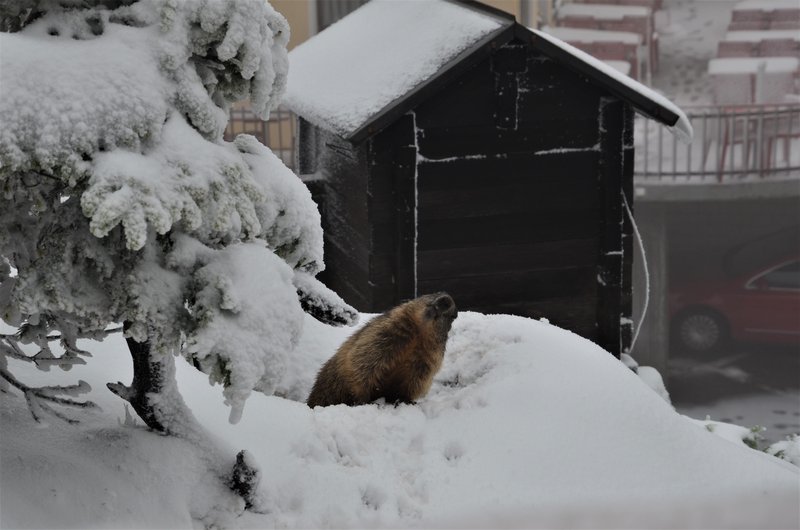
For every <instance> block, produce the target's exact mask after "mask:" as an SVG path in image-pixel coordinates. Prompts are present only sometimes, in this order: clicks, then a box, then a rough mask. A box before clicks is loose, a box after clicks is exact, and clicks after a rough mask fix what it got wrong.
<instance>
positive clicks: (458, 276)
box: [285, 0, 691, 355]
mask: <svg viewBox="0 0 800 530" xmlns="http://www.w3.org/2000/svg"><path fill="white" fill-rule="evenodd" d="M289 58H290V74H289V86H288V90H287V97H286V100H285V101H286V103H287V104H288V106H289V107H290V108H291V109H292V110H293V111H295V112H296V113H297V114H298V115H299V116H300V120H299V132H298V135H299V136H298V138H299V140H298V141H299V146H298V152H299V160H298V168H299V172H300V173H301V174H302V175H306V176H309V175H311V176H313V177H306V178H311V180H312V181H313V182H314V183H315V184H316V185H317V186H319V187H318V188H317V189H315V190H314V191H315V196H316V197H317V199H318V201H319V202H320V208H321V212H322V216H323V228H324V230H325V262H326V264H327V270H326V271H325V272H324V273H323V274H322V275H321V278H322V279H323V281H325V282H326V283H327V284H328V286H329V287H331V288H333V289H334V290H336V291H337V292H338V293H339V294H340V295H341V296H342V297H343V298H344V299H345V300H346V301H347V302H349V303H350V304H352V305H353V306H355V307H356V308H357V309H359V310H361V311H370V312H377V311H382V310H384V309H386V308H388V307H391V306H392V305H394V304H397V303H399V302H401V301H403V300H406V299H409V298H412V297H414V296H416V295H418V294H424V293H428V292H434V291H447V292H449V293H450V294H451V295H452V296H453V298H454V299H455V300H456V303H457V305H458V307H459V309H461V310H475V311H481V312H485V313H509V314H516V315H523V316H529V317H534V318H539V317H546V318H547V319H548V320H549V321H550V322H552V323H553V324H556V325H558V326H561V327H564V328H566V329H569V330H572V331H574V332H575V333H578V334H580V335H582V336H584V337H586V338H588V339H590V340H593V341H595V342H596V343H598V344H599V345H601V346H602V347H604V348H605V349H607V350H608V351H610V352H612V353H614V354H616V355H619V353H620V352H623V351H626V349H627V348H628V346H629V345H630V340H631V332H632V321H631V298H632V296H631V295H632V293H631V291H632V288H631V267H632V261H633V251H632V250H633V247H632V237H631V236H632V226H631V223H630V219H629V218H628V216H627V215H626V206H625V203H626V200H627V204H628V205H630V206H631V207H632V206H633V193H632V192H633V115H634V111H638V112H640V113H642V114H644V115H646V116H648V117H650V118H652V119H655V120H657V121H659V122H661V123H663V124H665V125H666V126H668V127H670V128H672V129H673V130H677V131H678V132H679V133H683V134H687V135H691V129H690V127H689V126H688V121H687V120H686V118H685V116H684V115H683V113H682V112H681V111H680V109H678V108H677V107H675V106H674V105H673V104H671V103H670V102H669V101H667V100H666V99H664V98H662V97H660V96H658V95H657V94H655V93H653V92H652V91H650V90H649V89H647V88H646V87H644V86H642V85H640V84H639V83H637V82H635V81H633V80H632V79H630V78H627V77H625V76H623V75H621V74H619V73H617V72H616V71H614V70H613V69H612V68H610V67H607V66H606V65H604V64H603V63H601V62H599V61H597V60H595V59H593V58H592V57H590V56H588V55H586V54H584V53H583V52H580V51H579V50H576V49H574V48H572V47H571V46H569V45H567V44H565V43H563V42H562V41H559V40H558V39H555V38H554V37H551V36H549V35H546V34H544V33H540V32H537V31H534V30H530V29H528V28H526V27H524V26H521V25H520V24H518V23H517V22H516V21H515V19H514V18H513V16H510V15H508V14H506V13H503V12H501V11H498V10H495V9H493V8H491V7H488V6H485V5H483V4H480V3H477V2H456V1H450V0H426V1H413V2H403V1H397V0H372V1H371V2H369V3H367V4H366V5H365V6H364V7H361V8H359V9H358V10H356V11H355V12H353V13H352V14H350V15H348V16H347V17H345V18H344V19H342V20H341V21H339V22H338V23H336V24H334V25H333V26H331V27H330V28H328V29H326V30H325V31H323V32H321V33H320V34H318V35H317V36H315V37H312V38H311V39H310V40H309V41H307V42H306V43H304V44H303V45H301V46H299V47H298V48H296V49H295V50H294V51H292V52H291V53H290V55H289Z"/></svg>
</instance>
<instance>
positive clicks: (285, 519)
mask: <svg viewBox="0 0 800 530" xmlns="http://www.w3.org/2000/svg"><path fill="white" fill-rule="evenodd" d="M350 332H352V329H337V328H329V327H326V326H323V325H321V324H319V323H316V322H315V321H312V320H310V319H308V320H307V321H306V330H305V333H304V338H303V339H302V341H301V344H300V347H299V349H298V350H297V353H296V357H297V362H296V363H295V364H294V365H293V366H294V371H293V372H292V373H289V374H287V381H289V382H290V384H288V385H287V386H288V387H296V388H305V389H306V391H307V389H308V388H309V387H310V385H311V383H312V378H313V377H314V373H315V371H316V367H317V366H318V365H319V364H320V363H321V362H322V360H323V359H325V358H326V357H328V356H329V355H331V354H332V352H333V351H334V350H335V348H336V347H337V345H338V344H339V343H341V342H342V341H343V340H344V338H345V337H346V335H347V334H348V333H350ZM92 350H93V351H94V352H95V357H94V358H92V359H90V362H89V364H88V365H86V366H79V367H75V368H73V370H71V371H70V372H66V373H52V374H45V373H41V372H31V371H29V370H26V368H27V367H24V366H18V365H16V364H15V365H10V368H12V369H13V370H15V371H16V372H17V374H18V376H19V377H20V378H21V379H23V380H25V381H27V382H29V383H34V382H36V381H48V382H49V383H52V382H53V380H52V379H47V378H48V377H50V378H57V379H59V380H63V381H65V382H67V381H75V380H76V379H78V378H81V379H85V380H86V381H87V382H89V383H90V384H91V385H92V388H93V391H92V394H91V396H90V397H91V398H92V399H94V400H95V401H97V402H98V403H99V404H100V405H101V406H102V411H101V412H94V413H83V414H81V416H80V417H81V419H82V420H83V423H82V424H81V425H80V426H79V427H73V426H69V425H66V424H63V423H61V422H59V421H58V420H53V422H52V423H51V424H50V425H49V426H36V425H35V424H34V423H33V422H32V420H31V418H30V416H29V414H28V413H27V411H26V409H25V405H24V402H23V401H22V400H21V399H20V398H19V397H15V396H9V395H4V396H2V398H0V399H1V400H0V414H2V416H0V419H2V426H3V429H2V443H0V464H1V465H2V474H0V492H1V493H0V503H2V504H0V526H2V527H3V528H16V527H46V528H89V527H95V528H107V527H136V528H144V527H158V528H167V527H169V528H176V527H190V526H192V525H194V526H195V527H197V526H202V525H209V524H217V525H221V526H223V527H232V526H240V527H243V528H265V527H274V526H278V527H304V528H308V527H372V526H390V527H409V526H422V527H430V526H437V527H551V528H552V527H617V528H621V527H630V528H643V527H687V528H733V527H741V528H760V527H764V528H767V527H768V528H790V527H797V526H798V525H800V520H799V518H800V512H799V508H800V506H798V498H800V470H799V469H798V468H797V467H795V466H793V465H790V464H789V463H787V462H785V461H783V460H779V459H777V458H775V457H772V456H769V455H766V454H764V453H761V452H758V451H754V450H752V449H750V448H748V447H745V446H744V445H743V444H741V443H733V442H731V441H728V440H725V439H722V438H720V437H718V436H715V435H714V434H712V433H710V432H709V431H708V430H707V429H705V428H704V427H703V426H701V425H698V424H696V423H695V422H693V421H691V420H689V419H688V418H686V417H684V416H681V415H680V414H677V413H676V412H675V411H674V410H673V409H672V407H671V406H670V405H668V404H667V403H666V402H665V401H663V400H662V399H661V398H660V397H659V396H658V395H657V394H656V393H655V392H653V391H652V389H651V388H649V387H648V386H646V385H645V384H644V383H643V382H642V380H641V379H639V378H638V377H637V376H636V375H635V374H634V373H633V372H631V371H630V370H628V369H627V368H626V367H625V366H624V365H622V363H620V362H618V361H617V360H616V359H614V358H613V357H612V356H610V355H609V354H608V353H606V352H604V351H602V350H601V349H599V348H598V347H597V346H596V345H594V344H592V343H591V342H589V341H586V340H584V339H582V338H580V337H578V336H576V335H574V334H572V333H569V332H567V331H564V330H562V329H560V328H557V327H554V326H551V325H549V324H547V323H544V322H539V321H533V320H529V319H523V318H519V317H511V316H484V315H478V314H473V313H464V314H462V315H460V316H459V318H458V319H457V320H456V322H455V324H454V328H453V330H452V332H451V335H450V339H449V341H448V348H447V353H446V356H445V364H444V366H443V368H442V370H441V372H440V373H439V375H438V376H437V378H436V381H435V383H434V386H433V388H432V389H431V392H430V393H429V395H428V396H427V397H425V398H424V399H422V400H421V401H420V402H419V403H418V404H416V405H404V406H399V407H394V406H391V405H389V406H387V405H366V406H361V407H345V406H335V407H328V408H318V409H316V410H313V411H312V410H310V409H308V408H307V407H306V406H305V405H304V404H302V403H298V402H295V401H291V400H287V399H282V398H278V397H264V396H261V395H254V396H252V397H251V398H250V400H249V401H248V402H247V405H246V407H245V410H244V417H243V418H242V421H241V422H240V423H239V424H237V425H229V424H228V423H227V417H228V410H227V408H226V407H225V406H224V405H223V404H222V397H221V392H220V389H219V388H218V387H215V388H212V387H210V386H209V385H208V384H207V381H206V380H205V377H204V376H203V375H202V374H200V373H199V372H197V371H195V370H194V369H193V368H191V367H189V366H188V365H187V364H186V363H184V362H183V361H180V362H179V370H178V377H179V382H180V386H181V389H182V392H183V393H184V395H185V397H186V399H187V402H188V403H189V405H190V407H191V408H192V410H193V411H194V413H195V414H196V415H197V417H198V419H199V420H200V421H201V423H203V425H204V426H205V427H206V428H207V429H208V430H209V431H210V432H211V433H213V436H215V437H216V438H218V440H219V444H220V446H221V447H222V448H223V449H222V452H223V453H224V454H225V455H226V458H227V460H228V461H227V462H223V464H224V467H227V466H228V465H229V464H230V463H231V461H232V458H233V455H234V454H235V452H236V451H238V450H239V449H241V448H246V449H248V450H250V451H251V452H252V453H253V455H254V456H255V458H256V460H257V461H258V462H259V464H260V466H261V469H262V472H263V475H264V479H263V486H264V487H263V489H264V494H265V502H264V509H265V511H266V513H263V514H254V513H250V512H247V513H245V514H244V515H242V516H240V517H237V513H238V510H239V509H240V508H241V506H239V505H237V500H236V499H235V498H232V497H231V496H229V495H228V494H227V493H226V492H225V491H224V489H223V488H221V486H220V483H219V480H218V478H217V476H216V475H215V473H213V472H209V471H208V468H209V465H210V463H209V462H208V461H207V459H208V458H209V457H208V455H207V454H206V453H205V452H203V451H201V450H199V449H198V448H196V447H194V446H191V445H189V444H188V443H186V442H184V441H181V440H176V439H171V438H165V437H162V436H158V435H155V434H153V433H150V432H148V431H147V430H145V429H144V428H142V427H141V426H137V427H133V426H130V425H123V424H121V423H122V422H123V419H124V410H123V406H122V403H121V401H120V400H119V399H118V398H117V397H116V396H114V395H112V394H111V393H110V392H109V391H107V390H106V389H105V387H104V383H105V382H107V381H117V380H121V381H123V382H127V381H129V380H130V361H129V358H128V356H127V354H126V352H125V351H124V343H123V341H122V340H121V338H120V337H118V336H115V337H111V338H109V339H107V340H106V342H104V343H103V344H101V345H98V344H94V345H93V346H92ZM10 362H11V361H10Z"/></svg>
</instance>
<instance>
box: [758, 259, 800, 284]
mask: <svg viewBox="0 0 800 530" xmlns="http://www.w3.org/2000/svg"><path fill="white" fill-rule="evenodd" d="M754 282H759V283H760V284H761V285H764V286H765V287H767V288H769V289H793V290H795V289H796V290H800V260H795V261H790V262H789V263H786V264H785V265H781V266H780V267H777V268H775V269H772V270H771V271H769V272H766V273H764V274H761V275H760V276H756V277H755V278H753V280H751V282H750V283H751V284H752V283H754Z"/></svg>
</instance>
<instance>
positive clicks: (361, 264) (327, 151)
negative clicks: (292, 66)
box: [298, 119, 372, 311]
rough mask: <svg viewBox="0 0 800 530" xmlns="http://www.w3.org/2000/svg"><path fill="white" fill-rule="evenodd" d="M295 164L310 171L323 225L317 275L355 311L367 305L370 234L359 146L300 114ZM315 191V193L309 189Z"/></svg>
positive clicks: (363, 152) (369, 297)
mask: <svg viewBox="0 0 800 530" xmlns="http://www.w3.org/2000/svg"><path fill="white" fill-rule="evenodd" d="M298 136H299V142H300V145H301V146H303V147H302V148H301V149H300V150H299V152H300V155H299V160H298V170H299V173H300V174H301V175H314V176H315V178H314V181H315V182H314V184H315V186H316V189H315V188H312V193H313V196H314V198H315V199H316V200H317V201H318V205H319V208H320V213H321V215H322V227H323V230H324V253H325V254H324V256H325V266H326V268H325V271H323V272H322V273H321V274H320V275H319V278H320V280H322V281H323V282H325V284H326V285H328V287H330V288H331V289H333V290H334V291H336V292H337V293H339V295H340V296H341V297H342V298H344V299H345V300H347V302H348V303H350V304H351V305H353V306H354V307H355V308H356V309H358V310H360V311H370V310H372V293H371V290H370V287H369V286H370V254H371V253H372V244H371V242H372V234H371V231H370V223H369V210H368V208H367V183H368V180H369V179H368V176H369V170H368V168H369V164H368V160H367V155H366V149H365V148H364V147H356V146H353V145H352V144H350V143H349V142H346V141H344V140H342V139H341V138H339V137H337V136H336V135H334V134H332V133H329V132H327V131H325V130H324V129H320V128H318V127H315V126H313V125H311V124H309V123H308V122H307V121H305V120H303V119H300V121H299V124H298ZM314 192H315V193H314Z"/></svg>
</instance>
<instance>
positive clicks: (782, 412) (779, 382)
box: [668, 344, 800, 442]
mask: <svg viewBox="0 0 800 530" xmlns="http://www.w3.org/2000/svg"><path fill="white" fill-rule="evenodd" d="M668 376H669V387H670V390H671V395H672V398H673V403H674V404H675V406H676V408H677V409H678V410H679V411H680V412H681V413H683V414H687V415H689V416H692V417H696V418H703V417H705V416H706V415H710V416H711V417H712V418H713V419H715V420H720V421H725V422H730V423H736V424H738V425H746V426H748V427H755V426H760V427H763V428H764V429H765V431H764V432H763V433H762V436H763V437H764V439H765V440H766V441H767V442H776V441H779V440H783V439H784V438H786V436H787V435H789V434H791V433H800V350H799V349H798V348H797V347H791V346H788V347H782V348H778V347H775V346H773V347H769V346H764V345H756V344H752V345H734V346H731V347H730V348H728V349H727V350H726V352H725V353H723V354H720V355H717V356H715V357H711V358H703V356H697V357H691V356H686V355H677V356H674V357H672V358H671V359H670V363H669V374H668Z"/></svg>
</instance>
